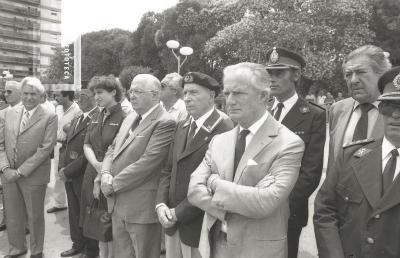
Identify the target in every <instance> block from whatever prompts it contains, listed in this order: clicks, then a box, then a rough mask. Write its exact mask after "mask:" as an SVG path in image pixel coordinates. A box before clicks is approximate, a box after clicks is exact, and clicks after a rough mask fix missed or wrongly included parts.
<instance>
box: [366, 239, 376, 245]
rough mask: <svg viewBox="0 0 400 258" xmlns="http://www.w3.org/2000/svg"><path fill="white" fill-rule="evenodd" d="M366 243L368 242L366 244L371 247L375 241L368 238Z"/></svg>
mask: <svg viewBox="0 0 400 258" xmlns="http://www.w3.org/2000/svg"><path fill="white" fill-rule="evenodd" d="M367 242H368V244H371V245H373V244H374V243H375V240H374V239H373V238H372V237H368V238H367Z"/></svg>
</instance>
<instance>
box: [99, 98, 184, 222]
mask: <svg viewBox="0 0 400 258" xmlns="http://www.w3.org/2000/svg"><path fill="white" fill-rule="evenodd" d="M136 118H137V114H136V113H131V114H129V115H128V116H127V117H126V118H125V120H124V122H123V123H122V125H121V128H120V130H119V132H118V134H117V136H116V137H115V140H114V142H113V144H112V145H110V147H109V149H108V151H107V153H106V156H105V158H104V160H103V166H102V169H103V170H109V171H111V174H112V175H113V176H114V180H113V184H112V186H113V189H114V192H115V194H114V195H113V196H112V197H111V198H108V208H109V209H110V210H112V208H113V207H114V212H115V213H116V214H117V215H118V216H120V217H122V218H124V219H125V220H126V221H127V222H130V223H138V224H146V223H156V222H158V219H157V214H156V212H155V209H154V204H155V200H156V194H157V188H158V183H159V179H160V175H161V170H162V168H163V166H164V164H165V161H166V159H167V156H168V150H169V146H170V144H171V142H172V140H173V133H174V130H175V125H176V123H175V121H174V119H173V117H171V116H170V115H169V114H168V112H167V111H165V109H163V108H162V107H161V106H160V105H158V106H157V107H156V108H155V109H154V110H153V111H152V112H151V113H150V114H149V115H148V116H147V117H146V118H145V119H144V120H142V121H141V123H140V124H139V125H138V126H137V127H136V129H135V130H134V131H133V133H132V134H131V135H129V130H130V128H131V127H132V124H133V123H134V122H135V120H136ZM114 204H115V206H114Z"/></svg>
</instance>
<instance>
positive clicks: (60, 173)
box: [58, 168, 68, 183]
mask: <svg viewBox="0 0 400 258" xmlns="http://www.w3.org/2000/svg"><path fill="white" fill-rule="evenodd" d="M58 176H59V177H60V180H61V181H63V182H64V183H65V182H67V181H68V178H67V177H66V176H65V173H64V168H62V169H60V170H59V171H58Z"/></svg>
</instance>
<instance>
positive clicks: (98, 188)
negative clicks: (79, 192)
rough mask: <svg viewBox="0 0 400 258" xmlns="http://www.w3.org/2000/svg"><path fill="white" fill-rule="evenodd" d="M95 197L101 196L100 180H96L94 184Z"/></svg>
mask: <svg viewBox="0 0 400 258" xmlns="http://www.w3.org/2000/svg"><path fill="white" fill-rule="evenodd" d="M93 197H94V198H95V199H99V198H100V181H98V182H96V181H94V185H93Z"/></svg>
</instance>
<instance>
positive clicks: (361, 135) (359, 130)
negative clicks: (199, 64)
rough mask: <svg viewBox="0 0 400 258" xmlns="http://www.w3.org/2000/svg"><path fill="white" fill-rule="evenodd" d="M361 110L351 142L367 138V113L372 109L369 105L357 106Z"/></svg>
mask: <svg viewBox="0 0 400 258" xmlns="http://www.w3.org/2000/svg"><path fill="white" fill-rule="evenodd" d="M358 107H359V108H360V109H361V117H360V119H359V120H358V122H357V125H356V128H355V129H354V134H353V141H359V140H364V139H367V137H368V112H369V111H370V110H371V109H372V108H373V107H374V105H372V104H371V103H363V104H360V105H359V106H358Z"/></svg>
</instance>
